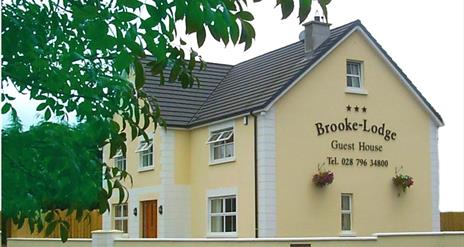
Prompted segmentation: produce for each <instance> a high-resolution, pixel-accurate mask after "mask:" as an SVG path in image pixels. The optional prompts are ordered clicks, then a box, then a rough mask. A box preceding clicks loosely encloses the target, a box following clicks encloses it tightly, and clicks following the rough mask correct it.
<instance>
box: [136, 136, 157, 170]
mask: <svg viewBox="0 0 464 247" xmlns="http://www.w3.org/2000/svg"><path fill="white" fill-rule="evenodd" d="M136 152H137V153H139V168H141V169H145V168H152V167H153V139H150V140H148V141H146V140H142V141H140V144H139V147H138V148H137V151H136Z"/></svg>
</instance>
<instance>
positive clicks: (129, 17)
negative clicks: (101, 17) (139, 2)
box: [115, 12, 138, 22]
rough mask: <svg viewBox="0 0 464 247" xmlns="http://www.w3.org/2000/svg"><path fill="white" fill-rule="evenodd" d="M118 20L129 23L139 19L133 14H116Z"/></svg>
mask: <svg viewBox="0 0 464 247" xmlns="http://www.w3.org/2000/svg"><path fill="white" fill-rule="evenodd" d="M115 16H116V18H117V19H118V20H119V21H122V22H129V21H132V20H135V19H136V18H138V16H137V15H136V14H134V13H131V12H119V13H116V14H115Z"/></svg>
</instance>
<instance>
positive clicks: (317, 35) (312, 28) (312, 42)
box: [300, 16, 330, 53]
mask: <svg viewBox="0 0 464 247" xmlns="http://www.w3.org/2000/svg"><path fill="white" fill-rule="evenodd" d="M323 18H324V17H322V16H315V17H314V21H310V22H307V23H305V24H303V26H304V28H305V30H304V31H302V32H301V34H300V40H302V39H304V45H305V52H307V53H308V52H312V51H314V50H315V49H316V48H317V47H319V45H321V44H322V42H324V41H325V40H326V39H327V38H328V37H329V35H330V24H328V23H326V22H323V21H321V20H323Z"/></svg>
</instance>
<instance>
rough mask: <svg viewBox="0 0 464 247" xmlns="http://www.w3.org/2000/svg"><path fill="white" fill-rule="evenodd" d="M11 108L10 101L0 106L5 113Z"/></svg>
mask: <svg viewBox="0 0 464 247" xmlns="http://www.w3.org/2000/svg"><path fill="white" fill-rule="evenodd" d="M10 109H11V104H10V103H5V104H4V105H3V107H2V114H5V113H7V112H8V111H9V110H10Z"/></svg>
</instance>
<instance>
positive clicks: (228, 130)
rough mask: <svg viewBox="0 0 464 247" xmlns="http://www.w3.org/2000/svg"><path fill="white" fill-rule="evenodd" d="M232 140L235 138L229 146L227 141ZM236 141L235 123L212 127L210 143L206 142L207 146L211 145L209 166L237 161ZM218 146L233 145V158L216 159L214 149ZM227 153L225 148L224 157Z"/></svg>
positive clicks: (210, 129)
mask: <svg viewBox="0 0 464 247" xmlns="http://www.w3.org/2000/svg"><path fill="white" fill-rule="evenodd" d="M231 138H234V139H233V142H231V143H228V144H227V143H226V141H228V140H230V139H231ZM235 141H236V139H235V126H234V124H233V122H228V123H223V124H220V125H216V126H213V127H210V128H209V137H208V141H207V142H206V144H207V145H209V164H210V165H217V164H222V163H227V162H232V161H235ZM219 143H221V144H219ZM218 145H224V146H226V145H232V156H230V157H222V158H218V159H215V158H214V148H215V147H217V146H218ZM225 152H226V148H224V156H225Z"/></svg>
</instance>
